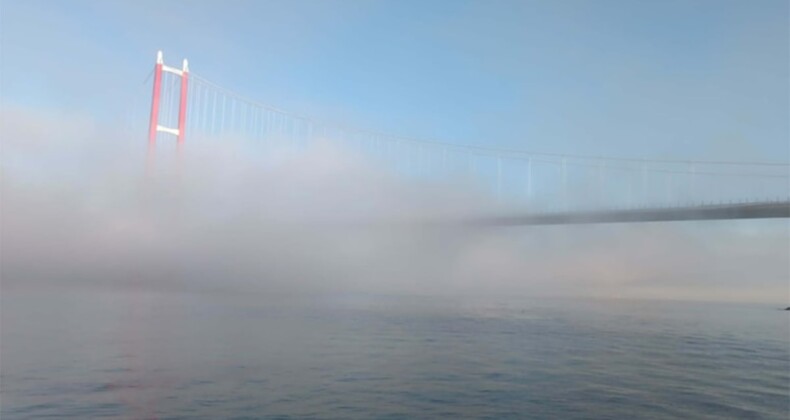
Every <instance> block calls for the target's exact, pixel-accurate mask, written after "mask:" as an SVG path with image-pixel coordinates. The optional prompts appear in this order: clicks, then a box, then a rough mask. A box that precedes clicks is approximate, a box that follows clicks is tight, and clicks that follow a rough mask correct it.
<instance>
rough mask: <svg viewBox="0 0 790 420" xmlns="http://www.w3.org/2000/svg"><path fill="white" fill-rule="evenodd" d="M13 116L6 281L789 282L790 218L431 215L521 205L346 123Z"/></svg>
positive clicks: (646, 293) (295, 284) (444, 288)
mask: <svg viewBox="0 0 790 420" xmlns="http://www.w3.org/2000/svg"><path fill="white" fill-rule="evenodd" d="M2 117H3V125H2V131H3V132H2V139H3V140H2V141H3V183H2V242H3V252H2V277H3V278H2V281H3V283H2V284H3V288H4V290H12V289H17V288H38V287H47V288H49V287H54V288H65V289H73V288H79V287H86V288H101V289H103V288H109V289H115V288H121V289H126V288H144V289H152V290H167V291H185V292H186V291H203V292H208V291H225V292H240V293H247V292H256V291H260V292H265V293H270V294H271V293H282V294H294V293H296V294H302V293H307V294H313V293H327V292H332V293H382V294H391V293H395V294H418V295H421V294H428V295H465V294H491V295H513V294H519V295H527V296H557V295H559V296H581V297H638V298H661V299H703V300H736V301H765V302H772V303H776V304H779V305H782V304H784V303H785V302H786V301H787V298H788V283H787V279H788V277H790V275H789V274H788V271H790V267H789V266H788V259H789V258H790V257H788V255H789V254H790V244H788V224H787V222H786V221H784V220H781V221H756V222H755V221H749V222H736V221H723V222H700V223H665V224H661V223H656V224H641V225H637V224H634V225H598V226H567V227H539V228H536V227H530V228H526V227H499V228H485V229H481V228H470V227H463V226H458V227H443V228H426V227H425V226H424V225H423V224H422V223H420V221H424V220H435V219H437V218H438V219H441V218H443V217H456V216H463V215H474V214H480V213H484V212H492V211H502V210H507V209H503V208H501V207H499V206H497V205H495V204H493V203H495V202H494V200H493V198H491V197H488V196H485V195H483V194H481V193H477V192H474V191H472V192H470V191H468V190H465V189H463V188H461V187H460V186H456V185H439V184H431V183H421V182H419V181H415V180H405V179H402V178H399V177H398V176H396V175H394V174H392V173H390V172H388V171H386V170H381V169H379V168H376V167H372V166H371V165H368V164H366V163H365V161H364V160H362V159H360V158H359V157H358V156H355V155H353V154H351V153H348V152H347V151H345V150H343V149H341V148H338V147H337V146H333V145H332V143H331V139H329V141H327V142H322V143H318V144H315V145H312V146H311V147H308V148H306V149H304V150H301V151H299V152H298V153H283V154H282V155H281V156H279V158H278V159H270V157H271V156H261V155H260V154H256V153H255V150H254V148H253V149H251V148H250V147H249V146H247V145H245V144H244V143H239V142H237V141H231V140H233V139H228V141H226V142H223V143H212V144H208V143H187V144H186V146H185V148H184V150H183V151H182V152H183V153H181V154H180V155H176V154H175V153H174V151H173V150H172V148H168V147H160V149H159V150H158V151H157V153H156V154H155V156H154V158H153V159H152V160H151V161H149V162H148V163H146V162H145V159H144V156H145V151H144V144H145V142H144V140H141V139H129V138H128V137H126V136H123V135H117V136H115V135H113V134H109V135H108V133H112V131H109V130H106V129H105V128H103V127H98V126H97V124H95V123H94V122H92V121H91V120H90V118H86V117H82V118H75V117H74V116H72V115H67V114H60V115H44V114H40V113H34V112H31V111H28V110H25V109H19V108H13V109H12V108H3V116H2ZM160 143H166V142H165V141H163V140H162V139H160ZM146 165H147V166H148V167H147V169H146ZM489 203H491V204H489Z"/></svg>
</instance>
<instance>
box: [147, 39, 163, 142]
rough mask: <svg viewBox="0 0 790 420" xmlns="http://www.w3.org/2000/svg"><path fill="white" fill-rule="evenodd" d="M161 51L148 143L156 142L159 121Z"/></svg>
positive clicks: (157, 63) (155, 81)
mask: <svg viewBox="0 0 790 420" xmlns="http://www.w3.org/2000/svg"><path fill="white" fill-rule="evenodd" d="M161 57H162V56H161V53H160V55H159V56H158V57H157V61H156V67H154V97H153V99H151V122H150V123H149V125H148V145H149V146H153V145H155V144H156V125H157V124H158V123H159V98H160V96H161V93H162V60H161Z"/></svg>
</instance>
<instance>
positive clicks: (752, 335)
mask: <svg viewBox="0 0 790 420" xmlns="http://www.w3.org/2000/svg"><path fill="white" fill-rule="evenodd" d="M789 320H790V314H789V313H786V312H782V311H778V310H777V308H772V307H767V306H760V305H725V304H708V303H705V304H697V303H670V302H636V301H628V302H624V301H617V302H611V301H577V300H529V299H483V298H478V299H468V298H463V299H462V298H414V297H397V298H396V297H368V296H354V297H348V296H345V297H337V296H335V297H331V298H330V297H313V298H299V299H283V298H276V299H275V298H267V297H266V296H256V295H244V296H233V295H208V294H204V295H195V294H176V293H167V294H154V293H132V292H124V293H120V292H117V293H81V294H78V293H61V292H58V293H55V292H47V293H45V292H14V293H8V292H4V293H3V296H2V384H1V386H2V412H1V414H2V418H3V419H13V418H27V417H39V416H47V415H64V416H72V417H77V418H88V417H99V416H110V417H113V416H117V417H124V418H128V417H132V418H140V417H158V418H168V417H185V418H186V417H188V418H195V417H205V418H226V417H234V416H238V417H260V416H269V415H271V416H278V415H283V416H294V417H331V418H349V417H364V418H369V417H374V416H375V417H382V416H384V417H387V416H389V417H403V418H412V417H431V416H448V417H457V416H466V417H491V418H504V417H523V416H525V415H528V416H529V417H532V418H541V417H542V418H590V417H593V418H601V417H614V418H666V417H681V418H684V417H685V418H688V417H694V418H700V417H702V418H705V417H708V418H723V417H728V418H753V417H758V418H786V417H787V415H788V403H789V400H788V398H790V397H788V391H789V389H788V387H789V386H790V353H789V352H790V350H789V349H788V345H789V344H788V343H790V341H789V338H788V334H789V333H788V331H789V330H788V323H789Z"/></svg>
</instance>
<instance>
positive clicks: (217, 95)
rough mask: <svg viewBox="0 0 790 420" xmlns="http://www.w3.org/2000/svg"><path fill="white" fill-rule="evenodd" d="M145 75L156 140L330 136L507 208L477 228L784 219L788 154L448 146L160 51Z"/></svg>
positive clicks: (396, 168)
mask: <svg viewBox="0 0 790 420" xmlns="http://www.w3.org/2000/svg"><path fill="white" fill-rule="evenodd" d="M149 80H150V81H151V82H152V88H153V97H152V101H151V108H150V123H149V130H148V140H149V152H150V153H153V150H154V148H155V147H156V145H157V143H158V142H164V141H175V143H176V144H177V147H178V148H179V149H180V148H183V147H186V146H185V145H186V144H187V142H189V143H190V144H191V143H192V142H212V141H227V140H228V139H233V140H235V141H243V142H245V143H248V144H250V145H253V146H254V148H255V149H256V150H257V152H258V153H261V154H262V155H263V156H264V157H270V159H272V160H274V159H277V158H278V157H282V156H283V152H289V153H299V152H300V151H305V150H307V149H309V148H311V147H314V146H315V145H316V144H319V143H330V144H333V145H336V146H337V147H340V148H343V149H344V150H346V151H348V152H349V153H353V154H355V155H357V156H360V157H362V158H363V159H364V160H366V161H368V162H370V163H371V165H375V167H377V168H385V170H387V171H390V172H392V173H394V174H396V175H398V176H402V177H404V178H406V179H410V180H413V181H414V182H423V183H426V182H427V183H434V184H442V183H449V182H452V183H453V184H455V185H464V186H465V187H466V188H468V189H469V190H470V191H474V192H476V193H477V194H480V195H481V196H485V197H489V198H490V199H491V200H496V201H497V202H501V203H508V204H509V205H511V207H510V208H519V209H525V210H520V211H519V212H517V213H513V214H510V215H495V216H484V217H478V218H472V219H469V220H465V221H464V222H466V223H476V224H480V225H540V224H574V223H616V222H648V221H680V220H712V219H747V218H788V217H790V199H788V193H789V192H790V163H788V162H746V161H734V160H733V161H722V160H671V159H646V158H627V157H619V156H618V157H613V156H587V155H577V154H560V153H546V152H534V151H526V150H514V149H504V148H495V147H482V146H470V145H459V144H454V143H450V142H442V141H432V140H423V139H416V138H410V137H404V136H398V135H393V134H389V133H382V132H376V131H371V130H367V129H361V128H355V127H349V126H345V125H340V124H333V123H328V122H325V121H320V120H317V119H315V118H312V117H308V116H304V115H299V114H295V113H292V112H288V111H284V110H281V109H278V108H276V107H273V106H270V105H268V104H265V103H261V102H258V101H255V100H252V99H249V98H247V97H245V96H243V95H240V94H238V93H236V92H233V91H230V90H228V89H225V88H223V87H222V86H221V85H219V84H217V83H214V82H212V81H209V80H207V79H205V78H203V77H201V76H199V75H196V74H193V73H192V72H190V70H189V67H188V64H187V61H186V60H184V61H183V63H182V65H181V66H180V67H170V66H167V65H166V64H165V63H164V60H163V56H162V52H161V51H160V52H159V53H158V55H157V60H156V64H155V67H154V69H153V71H152V72H151V75H150V76H149Z"/></svg>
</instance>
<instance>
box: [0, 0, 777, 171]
mask: <svg viewBox="0 0 790 420" xmlns="http://www.w3.org/2000/svg"><path fill="white" fill-rule="evenodd" d="M0 11H1V12H2V17H1V19H2V25H0V28H1V29H0V41H1V42H2V44H1V46H2V64H1V65H2V68H1V69H2V75H1V76H0V77H2V79H0V80H2V100H3V102H5V103H7V104H13V105H20V106H26V107H31V108H33V109H42V110H43V109H46V110H53V109H54V110H64V111H65V110H68V111H81V112H85V113H88V114H90V115H93V116H94V117H95V118H96V119H97V120H100V121H101V120H109V119H112V118H113V117H115V116H117V115H118V114H120V113H121V112H123V111H124V107H125V106H128V103H129V98H135V99H137V98H147V96H148V95H149V92H148V91H147V88H146V87H145V86H144V85H143V83H142V82H143V80H144V78H145V76H146V75H147V74H148V72H149V71H150V69H151V66H152V63H153V59H154V56H155V52H156V50H157V49H162V50H164V51H165V58H166V61H167V62H168V63H171V64H173V65H177V64H178V63H179V62H180V59H181V58H182V57H187V58H188V59H189V60H190V64H191V68H192V71H193V72H195V73H196V74H199V75H201V76H203V77H205V78H208V79H210V80H212V81H215V82H217V83H219V84H221V85H223V86H226V87H228V88H230V89H232V90H235V91H239V92H243V93H245V94H246V95H248V96H250V97H252V98H255V99H258V100H260V101H262V102H265V103H270V104H273V105H275V106H278V107H280V108H284V109H288V110H292V111H294V112H298V113H302V114H308V115H314V116H317V117H319V118H322V119H328V120H332V121H337V122H342V123H346V124H352V125H356V126H361V127H366V128H374V129H378V130H383V131H389V132H393V133H397V134H403V135H407V136H416V137H422V138H435V139H439V140H444V141H450V142H458V143H462V144H473V145H487V146H494V147H508V148H518V149H526V150H532V151H543V152H558V153H580V154H592V155H598V154H603V155H614V156H628V157H654V158H656V157H668V158H677V159H738V160H771V161H787V160H788V159H789V155H790V150H789V146H788V144H789V143H788V136H789V135H790V134H789V133H790V130H789V129H788V114H790V107H789V106H788V92H789V90H790V87H789V86H788V73H789V70H788V65H789V64H788V63H789V62H790V59H789V57H788V51H790V45H789V42H790V41H788V39H790V36H789V34H788V26H789V25H788V16H790V14H789V11H788V2H786V1H769V0H762V1H756V2H745V1H718V0H716V1H687V0H683V1H662V2H647V1H561V2H554V1H525V0H517V1H485V2H484V1H471V2H468V1H377V2H372V1H371V2H363V1H238V0H235V1H227V2H225V1H223V2H220V1H211V2H187V1H164V2H158V1H148V0H144V1H125V2H121V1H54V0H48V1H38V0H32V1H24V2H23V1H17V2H4V3H3V4H2V6H0Z"/></svg>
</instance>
